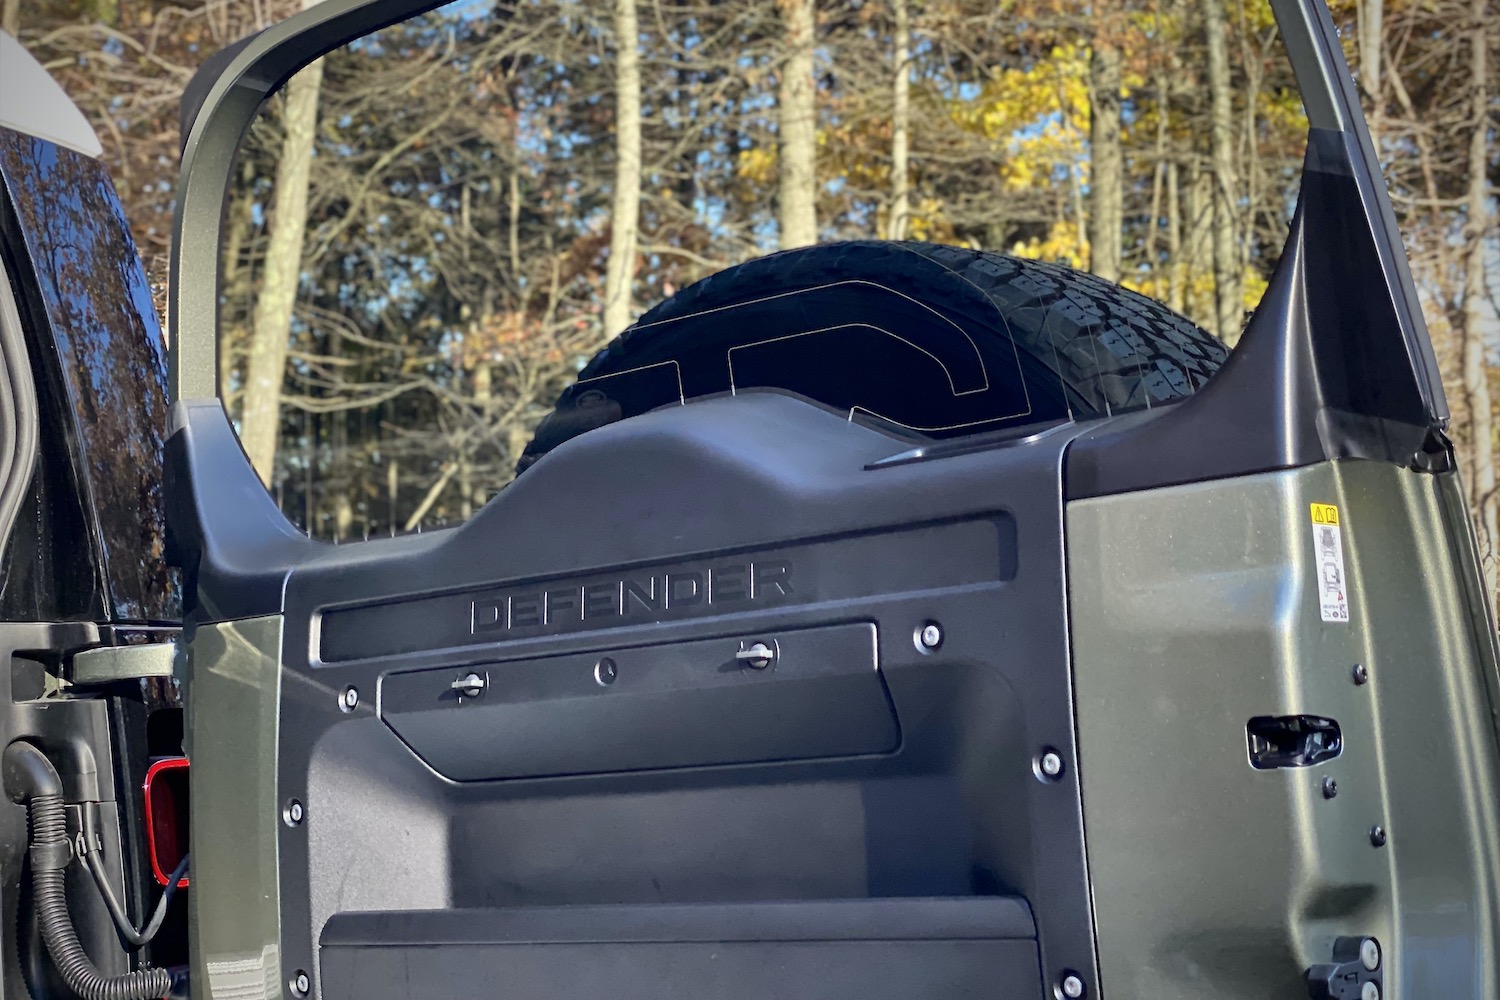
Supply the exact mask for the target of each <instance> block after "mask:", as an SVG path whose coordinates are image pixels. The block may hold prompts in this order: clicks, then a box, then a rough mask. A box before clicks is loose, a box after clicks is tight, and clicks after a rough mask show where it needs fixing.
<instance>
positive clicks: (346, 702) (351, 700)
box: [339, 686, 359, 712]
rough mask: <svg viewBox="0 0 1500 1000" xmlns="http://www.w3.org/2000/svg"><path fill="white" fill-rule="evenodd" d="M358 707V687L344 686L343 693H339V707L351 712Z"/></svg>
mask: <svg viewBox="0 0 1500 1000" xmlns="http://www.w3.org/2000/svg"><path fill="white" fill-rule="evenodd" d="M358 707H359V689H358V688H355V687H352V686H351V687H346V688H344V693H343V694H341V695H339V708H341V709H343V710H344V711H345V712H352V711H354V710H355V709H356V708H358Z"/></svg>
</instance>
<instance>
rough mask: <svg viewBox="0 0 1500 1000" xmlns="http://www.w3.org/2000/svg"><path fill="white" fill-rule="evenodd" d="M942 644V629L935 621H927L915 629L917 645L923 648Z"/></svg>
mask: <svg viewBox="0 0 1500 1000" xmlns="http://www.w3.org/2000/svg"><path fill="white" fill-rule="evenodd" d="M942 644H943V629H942V627H941V626H939V625H938V623H937V622H928V623H927V624H926V625H923V626H922V627H921V628H920V629H919V630H918V631H917V645H919V646H921V647H922V648H923V649H937V648H938V647H939V646H941V645H942Z"/></svg>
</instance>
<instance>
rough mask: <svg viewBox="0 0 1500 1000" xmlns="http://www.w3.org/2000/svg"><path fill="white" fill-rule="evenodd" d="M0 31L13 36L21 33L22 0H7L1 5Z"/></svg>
mask: <svg viewBox="0 0 1500 1000" xmlns="http://www.w3.org/2000/svg"><path fill="white" fill-rule="evenodd" d="M0 31H4V32H5V33H6V34H7V35H9V36H10V37H12V38H15V37H16V36H18V35H20V33H21V0H5V2H4V5H3V6H0Z"/></svg>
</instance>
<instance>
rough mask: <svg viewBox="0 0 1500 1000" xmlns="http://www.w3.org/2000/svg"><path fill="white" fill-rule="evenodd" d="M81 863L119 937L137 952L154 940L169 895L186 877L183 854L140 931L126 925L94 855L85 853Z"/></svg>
mask: <svg viewBox="0 0 1500 1000" xmlns="http://www.w3.org/2000/svg"><path fill="white" fill-rule="evenodd" d="M83 863H84V865H85V867H87V868H88V870H89V874H90V875H92V876H94V884H95V885H96V886H98V887H99V895H101V896H103V897H104V906H105V909H107V910H109V915H110V917H111V918H112V919H113V920H114V922H115V926H116V927H118V928H119V929H120V936H121V937H123V938H124V939H125V940H126V941H128V942H129V943H130V944H132V945H134V946H135V947H137V948H139V947H140V946H141V945H143V944H147V943H149V942H150V941H151V939H152V938H154V937H156V932H157V931H159V930H161V922H162V921H163V920H164V919H166V916H167V905H168V904H169V903H171V902H172V894H173V893H174V892H176V891H177V883H178V882H179V881H181V879H182V876H183V875H185V874H186V873H187V869H188V856H187V855H186V854H184V855H183V856H182V860H181V861H179V862H178V863H177V869H176V870H175V871H173V872H172V878H171V881H169V882H168V883H167V887H166V889H165V890H164V891H163V892H162V894H161V899H159V900H157V901H156V910H155V911H154V912H153V913H152V914H151V919H150V920H148V921H146V926H145V927H143V928H141V929H140V930H136V929H135V925H134V924H132V923H131V922H130V917H129V916H127V915H126V913H125V907H123V906H121V905H120V900H119V898H118V897H117V896H116V895H115V890H114V888H113V887H111V886H110V884H109V877H108V876H107V875H105V873H104V865H103V864H102V863H101V862H100V861H99V852H98V851H89V852H87V853H86V854H84V856H83Z"/></svg>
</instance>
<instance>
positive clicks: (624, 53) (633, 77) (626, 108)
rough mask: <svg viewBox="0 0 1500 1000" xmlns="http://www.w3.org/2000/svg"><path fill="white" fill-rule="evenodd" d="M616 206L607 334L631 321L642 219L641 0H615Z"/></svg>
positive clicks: (608, 277)
mask: <svg viewBox="0 0 1500 1000" xmlns="http://www.w3.org/2000/svg"><path fill="white" fill-rule="evenodd" d="M615 45H616V47H617V49H618V53H617V55H616V57H615V59H616V61H615V207H614V215H613V217H612V219H611V223H610V237H609V261H608V265H607V267H606V268H605V274H604V333H605V335H606V336H610V337H613V336H615V335H616V334H618V333H619V332H620V331H621V330H623V329H625V328H626V327H627V326H629V325H630V313H631V294H630V291H631V284H632V280H633V279H634V277H635V253H636V249H635V248H636V242H637V238H638V232H637V231H638V229H639V227H640V217H641V55H640V53H641V49H640V31H639V29H638V28H637V27H636V11H635V0H615Z"/></svg>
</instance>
